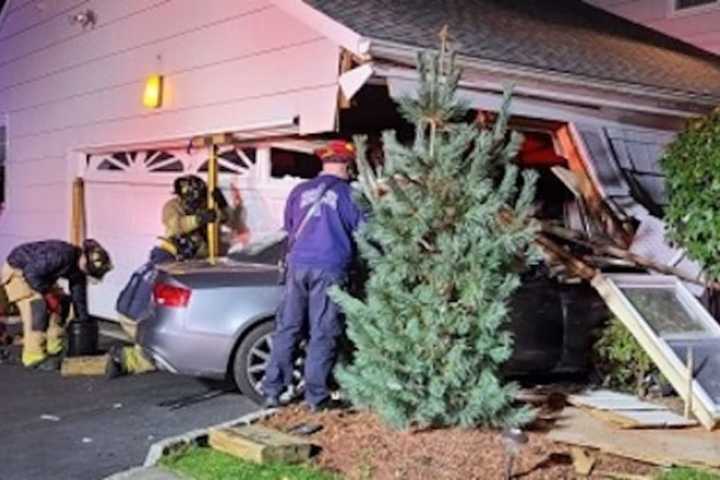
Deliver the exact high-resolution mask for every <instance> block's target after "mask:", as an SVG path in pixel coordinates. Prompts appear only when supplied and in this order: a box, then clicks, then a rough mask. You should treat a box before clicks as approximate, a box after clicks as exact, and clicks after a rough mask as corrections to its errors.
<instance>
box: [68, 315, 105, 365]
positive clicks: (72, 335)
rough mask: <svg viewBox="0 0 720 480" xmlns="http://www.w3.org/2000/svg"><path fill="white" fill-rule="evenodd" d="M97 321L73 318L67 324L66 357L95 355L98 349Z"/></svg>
mask: <svg viewBox="0 0 720 480" xmlns="http://www.w3.org/2000/svg"><path fill="white" fill-rule="evenodd" d="M98 331H99V327H98V322H97V321H95V320H89V321H87V322H78V321H77V320H73V321H72V322H70V323H69V324H68V326H67V335H68V351H67V356H68V357H81V356H84V355H95V354H96V353H97V351H98Z"/></svg>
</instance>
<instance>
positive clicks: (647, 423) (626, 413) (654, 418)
mask: <svg viewBox="0 0 720 480" xmlns="http://www.w3.org/2000/svg"><path fill="white" fill-rule="evenodd" d="M586 411H587V412H588V413H589V414H590V415H592V416H593V417H595V418H599V419H600V420H604V421H608V422H611V423H613V424H615V425H616V426H618V427H620V428H687V427H694V426H697V424H698V422H696V421H695V420H689V419H687V418H685V417H683V416H681V415H678V414H677V413H674V412H671V411H670V410H598V409H593V408H588V409H587V410H586Z"/></svg>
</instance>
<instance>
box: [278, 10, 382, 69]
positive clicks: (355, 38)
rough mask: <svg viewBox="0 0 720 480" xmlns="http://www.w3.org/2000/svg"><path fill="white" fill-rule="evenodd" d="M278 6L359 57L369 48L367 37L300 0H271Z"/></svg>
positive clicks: (365, 53)
mask: <svg viewBox="0 0 720 480" xmlns="http://www.w3.org/2000/svg"><path fill="white" fill-rule="evenodd" d="M271 1H272V2H273V3H274V4H275V5H276V6H277V7H278V8H281V9H283V10H285V12H287V13H289V14H290V15H292V16H294V17H295V18H297V19H298V20H300V21H302V22H303V23H305V24H306V25H308V26H310V27H312V28H314V29H316V30H317V31H318V32H320V33H322V34H323V35H325V36H327V37H328V38H329V39H331V40H333V41H334V42H336V43H337V44H338V45H340V46H341V47H343V48H345V49H347V50H349V51H350V52H352V53H354V54H355V55H357V56H359V57H361V58H362V57H365V56H366V55H367V53H368V51H369V49H370V42H369V40H368V39H366V38H365V37H363V36H362V35H359V34H358V33H356V32H355V31H353V30H352V29H350V28H348V27H346V26H345V25H343V24H342V23H340V22H337V21H335V20H333V19H332V18H330V17H328V16H327V15H325V14H324V13H322V12H320V11H318V10H316V9H314V8H313V7H311V6H310V5H308V4H306V3H305V2H303V1H302V0H271Z"/></svg>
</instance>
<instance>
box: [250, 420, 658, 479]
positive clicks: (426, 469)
mask: <svg viewBox="0 0 720 480" xmlns="http://www.w3.org/2000/svg"><path fill="white" fill-rule="evenodd" d="M262 423H264V424H265V425H267V426H269V427H271V428H275V429H277V430H281V431H287V430H289V429H291V428H292V427H294V426H296V425H299V424H301V423H311V424H320V425H322V427H323V428H322V430H321V431H319V432H318V433H315V434H313V435H312V436H311V437H309V438H310V440H311V441H312V443H314V444H315V445H317V446H318V447H320V451H319V453H318V455H317V456H316V457H315V461H316V463H317V464H318V465H319V466H320V467H321V468H323V469H326V470H328V471H333V472H337V473H339V474H340V475H341V476H342V477H343V478H345V479H348V480H370V479H372V480H390V479H393V480H397V479H403V480H415V479H417V480H421V479H422V480H427V479H433V480H435V479H438V480H441V479H482V480H494V479H504V478H505V476H504V475H505V473H504V472H505V468H506V459H507V456H506V453H505V447H504V445H503V441H502V438H501V436H500V433H499V432H496V431H490V430H463V429H458V428H453V429H438V430H427V431H419V432H396V431H393V430H391V429H389V428H387V427H385V426H384V425H383V424H381V423H380V421H379V420H378V418H377V417H376V416H375V415H373V414H371V413H369V412H364V411H352V410H344V411H342V410H335V411H329V412H323V413H319V414H311V413H310V412H308V411H307V409H305V408H304V407H302V406H290V407H286V408H284V409H282V410H281V411H280V412H279V413H277V414H276V415H274V416H272V417H270V418H268V419H266V420H264V421H263V422H262ZM545 426H547V425H545ZM528 437H529V440H528V443H527V444H525V445H523V446H522V447H521V452H520V454H519V456H518V457H517V460H516V461H515V466H514V468H513V473H514V476H513V478H515V479H527V480H541V479H542V480H545V479H547V480H561V479H575V478H591V479H600V478H607V477H606V476H604V475H602V474H598V473H593V474H592V475H591V476H590V477H579V476H578V475H576V473H575V469H574V467H573V465H572V459H571V457H570V454H569V447H567V446H564V445H559V444H556V443H554V442H552V441H550V440H548V439H547V437H546V436H545V434H544V433H543V432H542V431H532V429H530V431H528ZM603 471H604V472H614V473H625V474H635V475H647V474H651V473H654V472H656V471H657V470H656V468H655V467H653V466H650V465H647V464H643V463H639V462H636V461H632V460H628V459H624V458H619V457H614V456H610V455H599V457H598V462H597V463H596V465H595V468H594V470H593V472H603Z"/></svg>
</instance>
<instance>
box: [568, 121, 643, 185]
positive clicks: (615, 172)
mask: <svg viewBox="0 0 720 480" xmlns="http://www.w3.org/2000/svg"><path fill="white" fill-rule="evenodd" d="M575 128H576V130H577V132H578V133H579V134H580V137H581V140H582V143H583V145H582V146H584V147H585V151H586V154H587V155H586V157H587V160H588V161H589V162H590V163H591V166H592V168H593V169H594V173H595V176H596V179H597V181H598V183H599V184H600V185H599V187H600V190H601V191H602V192H603V193H604V194H605V195H606V196H609V197H626V196H628V195H629V194H630V188H629V187H628V185H627V182H626V181H625V179H624V178H623V175H622V172H621V170H620V169H619V168H618V165H617V161H616V159H615V155H614V153H613V151H612V149H611V147H610V144H609V143H608V140H607V136H606V134H605V131H604V129H603V128H602V127H599V126H596V125H583V124H575Z"/></svg>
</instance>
